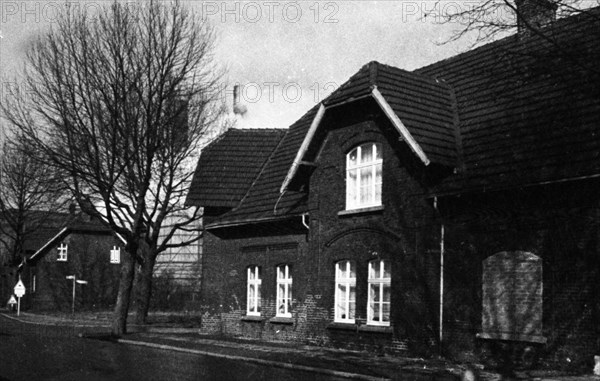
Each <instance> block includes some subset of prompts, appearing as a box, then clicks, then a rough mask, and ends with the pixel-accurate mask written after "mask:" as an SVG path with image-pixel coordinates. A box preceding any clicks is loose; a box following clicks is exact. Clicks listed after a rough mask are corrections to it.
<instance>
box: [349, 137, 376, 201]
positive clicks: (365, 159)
mask: <svg viewBox="0 0 600 381" xmlns="http://www.w3.org/2000/svg"><path fill="white" fill-rule="evenodd" d="M382 164H383V159H382V155H381V144H379V143H366V144H362V145H360V146H358V147H356V148H354V149H353V150H352V151H350V152H349V153H348V155H346V209H357V208H366V207H371V206H379V205H381V184H382Z"/></svg>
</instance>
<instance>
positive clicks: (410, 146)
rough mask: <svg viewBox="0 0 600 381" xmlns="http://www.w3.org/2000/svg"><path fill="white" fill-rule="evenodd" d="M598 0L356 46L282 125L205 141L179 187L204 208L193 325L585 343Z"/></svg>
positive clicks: (462, 342)
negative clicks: (440, 52) (402, 42)
mask: <svg viewBox="0 0 600 381" xmlns="http://www.w3.org/2000/svg"><path fill="white" fill-rule="evenodd" d="M599 12H600V11H599V10H598V9H594V10H591V11H589V12H587V13H584V14H581V15H579V16H575V17H571V18H567V19H562V20H558V21H556V22H554V23H550V24H551V25H549V26H547V27H546V29H545V30H544V36H546V37H544V36H539V35H535V34H534V35H524V34H518V35H514V36H510V37H508V38H505V39H502V40H499V41H496V42H493V43H491V44H488V45H485V46H482V47H480V48H477V49H474V50H472V51H470V52H467V53H464V54H461V55H458V56H456V57H453V58H450V59H448V60H444V61H441V62H438V63H435V64H433V65H430V66H428V67H425V68H422V69H419V70H416V71H414V72H408V71H405V70H401V69H398V68H394V67H391V66H387V65H382V64H380V63H377V62H371V63H369V64H367V65H365V66H364V67H363V68H362V69H361V70H360V71H359V72H358V73H356V74H355V75H354V76H352V77H351V78H350V79H349V80H348V81H347V82H346V83H344V84H343V85H342V86H340V88H339V89H337V90H336V91H335V92H334V93H333V94H332V95H331V96H329V97H328V98H327V99H326V100H325V101H324V102H322V104H320V105H317V106H316V107H315V108H313V109H312V110H310V111H308V112H307V113H306V115H304V116H303V117H302V118H301V119H300V120H298V121H297V122H296V123H294V124H293V125H292V126H290V128H289V129H288V130H287V131H286V132H285V133H282V132H281V131H278V130H264V131H260V130H246V131H242V130H230V131H228V132H227V133H225V134H224V135H223V136H222V138H221V139H219V140H217V141H216V142H214V143H213V144H211V145H210V146H209V147H208V149H207V150H205V151H204V152H203V154H202V156H201V158H200V161H199V164H198V170H197V172H196V178H195V181H194V184H193V187H192V190H191V191H190V196H189V198H188V203H190V204H193V205H198V206H203V207H205V216H206V217H205V236H204V252H203V257H202V285H201V295H202V301H203V313H204V314H203V320H202V329H203V330H204V331H205V332H213V333H215V332H219V333H222V334H227V335H233V336H244V337H252V338H260V339H263V340H296V341H304V342H311V343H318V344H328V345H335V346H342V347H353V348H370V349H372V350H380V351H390V352H397V351H406V350H408V351H412V352H426V353H432V352H437V351H439V350H442V351H443V352H444V353H446V354H450V355H454V356H463V357H464V356H467V355H469V354H473V353H479V354H483V355H485V354H492V355H496V354H497V353H498V351H500V352H503V353H512V354H513V355H514V357H516V358H517V359H518V360H519V361H521V362H524V363H528V364H531V363H533V362H535V361H537V360H538V359H542V360H544V361H554V362H557V363H561V364H566V363H568V364H570V365H569V366H571V365H572V364H576V363H577V362H580V363H583V362H586V361H588V360H590V359H591V358H592V356H593V355H594V354H596V353H597V352H598V351H599V350H600V342H598V337H599V335H598V334H599V333H600V331H599V329H600V326H599V325H598V323H597V322H598V321H600V286H599V284H598V282H597V281H596V280H595V279H598V275H599V274H598V272H599V269H600V266H599V265H600V263H599V258H600V256H599V255H598V254H599V250H600V247H599V242H598V238H599V237H600V224H599V221H600V219H599V217H600V214H599V213H600V199H599V195H600V189H599V186H600V183H599V181H600V157H599V156H598V152H600V135H599V132H598V131H599V128H598V127H599V123H600V117H599V116H600V73H599V72H598V71H597V69H595V68H597V67H599V64H600V49H599V47H600V22H599V21H598V20H599V18H598V15H599ZM536 17H537V16H536ZM550 19H551V20H552V19H553V17H550ZM551 20H549V22H550V21H551ZM548 36H549V37H550V38H548ZM491 357H494V356H491ZM566 359H568V361H567V360H566Z"/></svg>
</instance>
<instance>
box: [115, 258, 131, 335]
mask: <svg viewBox="0 0 600 381" xmlns="http://www.w3.org/2000/svg"><path fill="white" fill-rule="evenodd" d="M134 264H135V261H134V259H133V256H132V255H130V254H129V253H127V254H126V255H124V256H123V262H122V263H121V273H120V279H119V292H118V294H117V302H116V304H115V310H114V315H113V322H112V334H113V336H116V337H119V336H122V335H124V334H125V333H127V314H128V312H129V304H130V300H131V289H132V287H133V276H134V273H135V271H134V270H135V267H134Z"/></svg>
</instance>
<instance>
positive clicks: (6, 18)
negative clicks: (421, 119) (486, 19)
mask: <svg viewBox="0 0 600 381" xmlns="http://www.w3.org/2000/svg"><path fill="white" fill-rule="evenodd" d="M183 3H184V4H185V5H186V6H189V7H192V8H193V9H194V11H195V12H198V13H199V14H200V17H204V18H205V19H207V20H209V21H210V22H211V23H212V24H213V25H214V27H215V28H216V30H217V33H218V40H217V46H216V49H217V50H216V59H217V60H218V62H219V63H220V64H222V65H223V66H225V67H227V69H228V75H227V78H226V80H225V82H224V83H223V88H224V89H226V90H224V93H225V94H224V95H226V96H228V98H231V89H232V87H233V84H235V83H239V84H240V85H241V99H242V101H243V103H244V104H245V106H246V107H247V110H248V111H247V113H246V115H245V116H244V117H243V118H241V119H240V120H239V123H238V127H256V128H263V127H273V128H286V127H288V126H289V125H290V124H291V123H293V122H294V121H295V120H297V119H298V118H299V117H301V116H302V114H304V113H305V112H306V111H307V110H308V109H309V108H310V107H312V106H313V105H314V104H315V103H317V102H319V101H321V100H322V99H323V98H324V97H325V96H326V95H327V94H329V93H330V92H331V91H332V90H333V89H334V88H335V87H337V86H339V85H340V84H342V83H343V82H344V81H346V80H347V79H348V78H349V77H350V76H351V75H352V74H354V73H355V72H356V71H358V70H359V69H360V68H361V67H362V66H363V65H364V64H366V63H368V62H370V61H373V60H377V61H379V62H382V63H385V64H389V65H393V66H397V67H400V68H403V69H407V70H412V69H415V68H418V67H421V66H423V65H426V64H429V63H432V62H436V61H438V60H440V59H444V58H447V57H450V56H453V55H455V54H457V53H459V52H462V51H465V50H467V49H468V48H469V42H468V41H466V40H463V41H460V42H458V43H450V44H445V45H440V43H441V42H443V41H445V40H446V39H447V38H448V37H449V36H450V35H451V33H452V31H453V29H455V28H457V26H456V25H448V24H446V25H444V24H442V23H440V22H439V21H440V18H439V17H436V16H435V14H434V15H433V16H429V17H424V15H425V13H427V12H430V11H432V10H433V9H434V6H435V4H436V2H435V1H432V0H425V1H416V2H412V1H369V0H355V1H351V0H345V1H314V0H308V1H300V2H293V1H239V2H238V1H235V2H234V1H227V2H223V1H204V2H201V1H195V0H194V1H191V0H188V1H185V0H184V1H183ZM99 4H106V2H102V1H86V2H81V3H80V6H84V7H86V8H87V9H89V10H92V11H93V10H94V7H97V6H98V5H99ZM466 6H468V2H453V1H442V2H440V3H438V5H437V9H436V10H437V13H438V14H439V13H444V12H448V11H452V10H455V9H456V8H457V7H466ZM62 9H64V1H35V0H27V1H9V0H0V33H1V35H2V38H1V39H0V75H1V77H0V78H3V81H5V80H6V78H7V77H8V78H12V77H14V76H15V75H17V74H18V71H19V69H20V68H21V67H22V66H23V58H24V52H25V50H26V47H27V42H28V41H29V40H31V38H33V37H34V36H35V35H36V34H37V33H40V31H43V30H44V29H45V28H47V27H48V26H49V25H50V24H51V23H52V20H53V19H54V18H55V15H56V12H60V11H62ZM3 86H5V84H4V83H3ZM2 91H3V92H4V91H6V90H5V88H3V89H2Z"/></svg>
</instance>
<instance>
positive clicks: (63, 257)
mask: <svg viewBox="0 0 600 381" xmlns="http://www.w3.org/2000/svg"><path fill="white" fill-rule="evenodd" d="M67 249H68V246H67V245H66V244H64V243H61V244H60V246H59V247H58V257H57V258H56V260H57V261H60V262H66V261H67Z"/></svg>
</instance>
